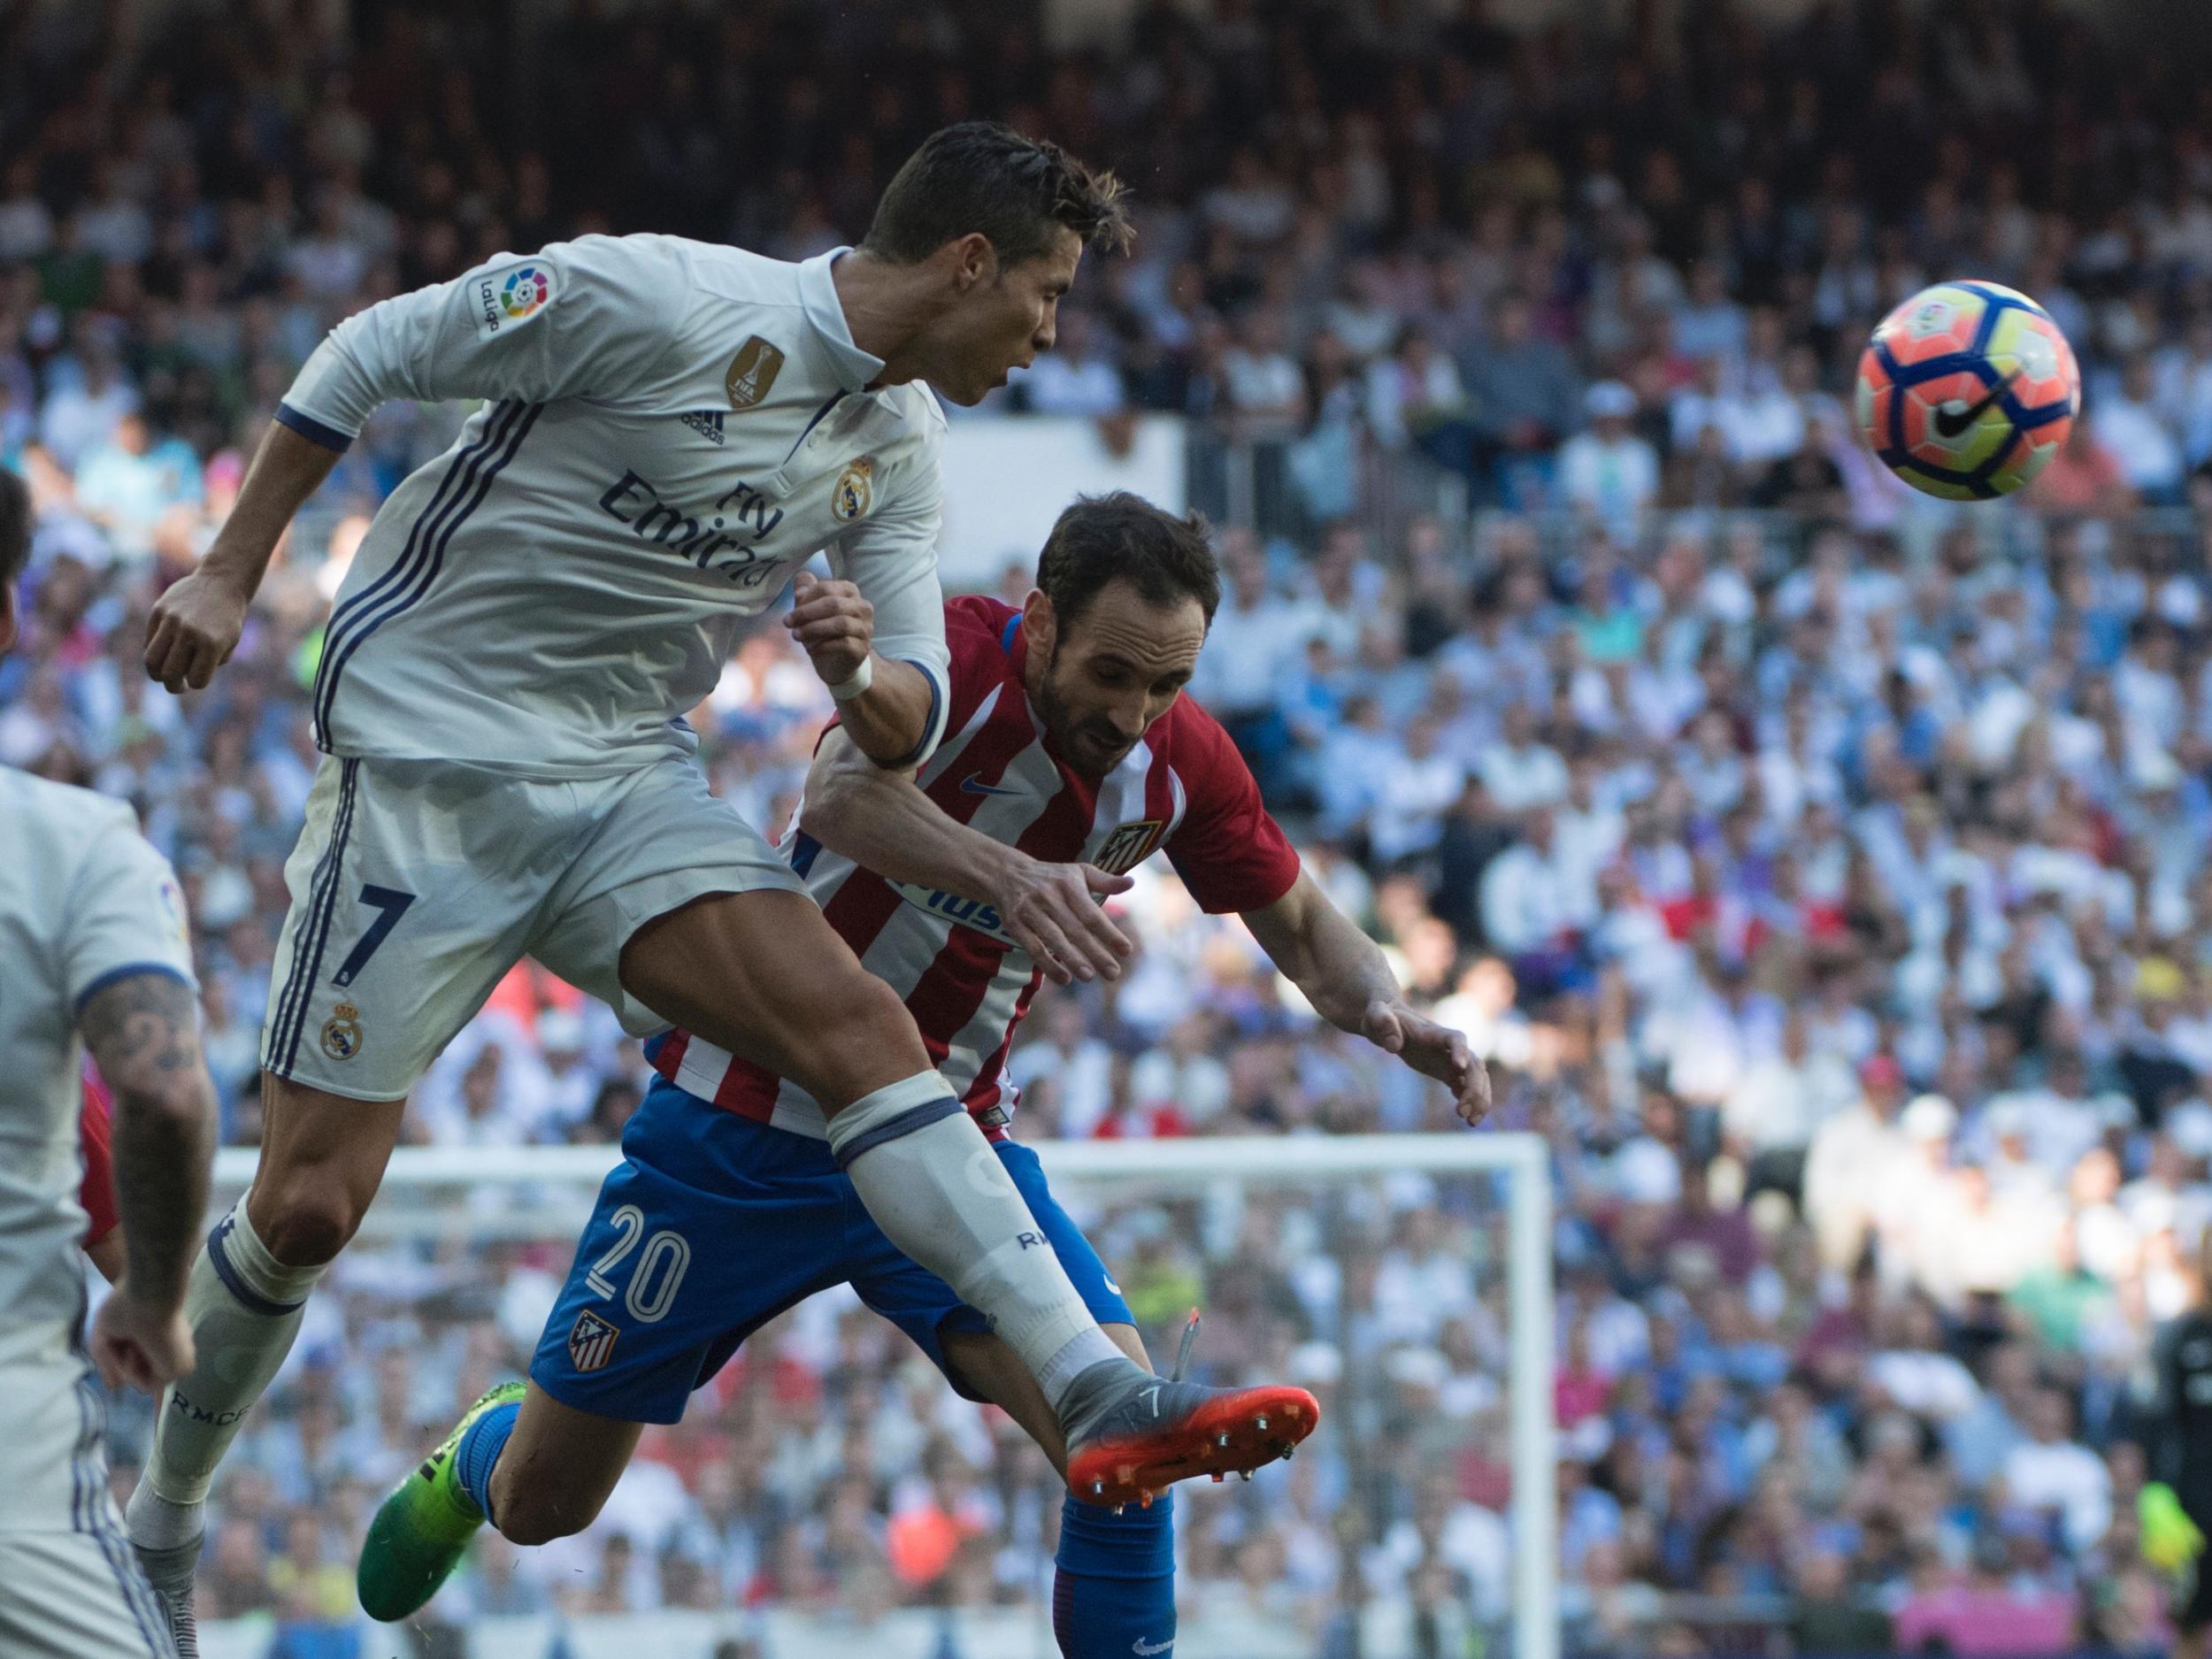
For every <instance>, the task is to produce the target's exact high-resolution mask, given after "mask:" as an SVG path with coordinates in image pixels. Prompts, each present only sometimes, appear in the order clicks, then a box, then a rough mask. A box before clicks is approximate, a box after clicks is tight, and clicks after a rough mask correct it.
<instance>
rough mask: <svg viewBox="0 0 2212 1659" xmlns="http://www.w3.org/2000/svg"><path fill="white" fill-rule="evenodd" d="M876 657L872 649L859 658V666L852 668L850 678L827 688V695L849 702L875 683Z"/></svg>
mask: <svg viewBox="0 0 2212 1659" xmlns="http://www.w3.org/2000/svg"><path fill="white" fill-rule="evenodd" d="M875 679H876V657H875V653H874V652H873V651H871V652H869V653H868V655H867V656H865V657H862V658H861V659H860V666H859V667H857V668H856V669H854V670H853V675H852V678H851V679H850V680H839V681H838V682H837V683H836V684H835V685H833V686H832V687H830V688H829V695H831V696H832V697H833V698H835V699H836V700H837V701H838V702H840V703H850V702H851V701H852V700H853V699H854V698H855V697H857V696H859V695H861V694H862V693H863V692H864V691H866V690H867V689H868V687H870V686H872V685H873V684H875Z"/></svg>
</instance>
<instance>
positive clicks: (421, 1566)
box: [357, 1383, 645, 1623]
mask: <svg viewBox="0 0 2212 1659" xmlns="http://www.w3.org/2000/svg"><path fill="white" fill-rule="evenodd" d="M644 1427H645V1425H643V1424H641V1423H631V1422H626V1421H625V1420H623V1419H621V1418H618V1417H600V1416H598V1415H596V1414H595V1413H593V1412H589V1411H580V1410H578V1409H576V1408H575V1407H574V1406H570V1405H564V1404H563V1403H562V1402H559V1401H558V1400H556V1399H555V1398H553V1396H552V1395H551V1394H548V1393H546V1392H545V1390H544V1389H542V1388H541V1387H539V1386H537V1384H535V1383H506V1384H503V1385H502V1386H499V1387H497V1388H495V1389H493V1390H492V1391H491V1392H490V1393H489V1394H486V1395H485V1396H484V1397H483V1398H482V1399H481V1400H479V1401H478V1402H476V1404H475V1405H474V1406H472V1407H471V1408H470V1409H469V1411H468V1414H467V1415H466V1416H465V1417H462V1419H461V1421H460V1422H459V1423H458V1424H457V1425H455V1427H454V1430H453V1432H452V1433H451V1434H449V1435H448V1436H447V1437H446V1440H445V1442H444V1444H443V1445H442V1446H440V1447H439V1448H438V1449H437V1450H436V1451H434V1452H433V1453H431V1454H430V1455H429V1456H428V1457H426V1458H425V1459H424V1460H423V1461H422V1463H420V1464H419V1466H418V1467H417V1468H416V1469H415V1471H414V1472H413V1473H411V1474H410V1475H409V1476H408V1477H407V1479H404V1480H403V1481H402V1482H401V1483H400V1484H399V1486H398V1487H397V1489H396V1490H395V1491H394V1492H393V1494H391V1496H389V1497H388V1498H387V1499H385V1500H384V1502H383V1506H382V1507H381V1508H380V1509H378V1510H377V1512H376V1519H375V1520H374V1521H373V1523H371V1525H370V1526H369V1535H368V1538H367V1539H366V1540H365V1542H364V1543H363V1544H362V1547H361V1564H360V1569H359V1571H358V1574H357V1588H358V1590H359V1593H360V1597H361V1607H362V1610H363V1611H365V1612H366V1613H367V1614H368V1615H369V1617H371V1618H376V1619H381V1620H383V1621H385V1622H386V1623H391V1622H392V1621H394V1620H396V1619H403V1618H406V1617H409V1616H410V1615H411V1614H412V1613H414V1612H415V1611H416V1610H417V1609H419V1608H420V1607H421V1606H422V1605H423V1603H424V1602H426V1601H429V1599H430V1598H431V1597H432V1596H433V1595H434V1594H437V1591H438V1586H440V1585H442V1584H443V1583H444V1582H445V1581H446V1579H447V1578H449V1577H450V1576H451V1575H452V1572H453V1570H454V1568H455V1567H457V1566H458V1565H459V1564H460V1561H461V1557H462V1555H464V1554H465V1553H466V1551H467V1549H468V1546H469V1540H471V1539H472V1538H474V1537H475V1535H476V1529H477V1528H478V1527H480V1526H481V1525H484V1523H485V1522H486V1521H487V1520H490V1521H491V1522H492V1525H494V1526H495V1527H496V1528H498V1530H499V1531H500V1532H502V1533H503V1534H504V1535H505V1537H506V1538H507V1539H508V1540H510V1541H511V1542H513V1543H517V1544H545V1543H550V1542H551V1541H552V1540H554V1539H557V1538H567V1537H569V1536H570V1535H572V1533H576V1532H582V1531H583V1530H584V1528H586V1527H587V1526H589V1525H591V1524H592V1523H593V1522H594V1521H595V1520H596V1519H598V1518H599V1511H600V1510H601V1509H603V1508H604V1507H606V1502H607V1499H608V1497H609V1496H610V1495H611V1494H612V1493H613V1491H614V1488H615V1483H616V1482H617V1481H618V1480H620V1479H622V1471H624V1470H625V1469H626V1468H628V1467H629V1464H630V1455H631V1454H632V1453H633V1452H634V1451H635V1450H636V1449H637V1442H638V1435H639V1434H640V1433H641V1432H642V1431H643V1429H644Z"/></svg>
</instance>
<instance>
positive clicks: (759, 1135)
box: [530, 1079, 1136, 1423]
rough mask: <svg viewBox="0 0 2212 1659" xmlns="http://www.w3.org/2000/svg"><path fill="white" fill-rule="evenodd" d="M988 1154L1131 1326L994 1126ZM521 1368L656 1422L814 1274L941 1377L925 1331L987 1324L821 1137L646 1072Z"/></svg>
mask: <svg viewBox="0 0 2212 1659" xmlns="http://www.w3.org/2000/svg"><path fill="white" fill-rule="evenodd" d="M997 1151H998V1156H999V1161H1000V1162H1001V1163H1002V1164H1004V1165H1005V1166H1006V1172H1007V1173H1008V1174H1009V1175H1010V1176H1012V1177H1013V1178H1014V1185H1015V1186H1016V1187H1018V1188H1019V1189H1020V1190H1021V1195H1022V1197H1023V1198H1024V1199H1025V1200H1026V1201H1027V1202H1028V1204H1029V1209H1030V1212H1031V1213H1032V1214H1033V1215H1034V1216H1035V1217H1037V1223H1038V1225H1040V1226H1041V1227H1042V1228H1043V1229H1044V1233H1045V1236H1046V1237H1047V1238H1048V1239H1050V1240H1052V1248H1054V1249H1055V1250H1056V1251H1057V1252H1058V1253H1059V1256H1060V1263H1061V1265H1062V1266H1064V1268H1066V1269H1067V1271H1068V1277H1069V1278H1070V1279H1072V1280H1074V1282H1075V1288H1076V1290H1077V1291H1078V1292H1079V1294H1081V1296H1082V1298H1083V1302H1084V1304H1085V1305H1086V1306H1087V1307H1088V1308H1089V1309H1090V1310H1091V1317H1093V1318H1094V1319H1096V1320H1097V1321H1098V1322H1099V1323H1100V1324H1101V1325H1113V1324H1119V1325H1133V1324H1135V1323H1136V1320H1135V1318H1134V1317H1133V1316H1132V1315H1131V1313H1130V1311H1129V1304H1128V1303H1127V1302H1125V1301H1123V1300H1122V1295H1121V1287H1120V1286H1118V1285H1116V1284H1115V1283H1114V1281H1113V1279H1111V1277H1110V1276H1109V1275H1108V1273H1107V1271H1106V1264H1105V1263H1103V1262H1102V1261H1100V1260H1099V1257H1098V1252H1097V1251H1095V1250H1094V1249H1093V1248H1091V1246H1090V1241H1089V1240H1087V1239H1086V1238H1084V1236H1083V1234H1082V1231H1081V1230H1080V1229H1079V1228H1078V1227H1077V1226H1076V1225H1075V1223H1074V1222H1073V1221H1072V1220H1071V1219H1070V1218H1069V1216H1068V1213H1067V1211H1065V1210H1063V1209H1061V1208H1060V1206H1059V1204H1058V1203H1057V1202H1055V1201H1054V1199H1053V1196H1052V1194H1051V1191H1050V1189H1049V1188H1048V1187H1047V1186H1046V1185H1045V1177H1044V1171H1043V1170H1042V1169H1041V1167H1040V1166H1039V1164H1038V1163H1037V1155H1036V1154H1035V1153H1033V1152H1032V1151H1031V1150H1030V1149H1029V1148H1026V1147H1023V1146H1017V1145H1016V1144H1015V1143H1014V1142H1012V1141H1000V1142H999V1143H998V1146H997ZM622 1153H623V1159H622V1164H621V1166H620V1167H619V1168H618V1169H617V1170H615V1171H614V1172H613V1173H612V1174H611V1175H609V1176H608V1177H607V1179H606V1184H605V1185H604V1186H603V1187H601V1188H600V1189H599V1203H598V1207H597V1208H596V1209H595V1210H593V1211H592V1217H591V1225H589V1226H588V1227H586V1228H585V1229H584V1236H583V1239H582V1240H581V1242H580V1243H579V1244H578V1246H577V1248H576V1261H575V1263H574V1265H572V1267H571V1268H570V1269H569V1272H568V1282H567V1284H565V1285H564V1286H562V1287H561V1298H560V1300H559V1301H558V1302H556V1303H555V1304H554V1307H553V1313H552V1316H551V1317H549V1319H548V1320H547V1321H546V1325H545V1334H544V1335H543V1336H542V1337H541V1338H540V1339H539V1340H538V1351H537V1354H536V1356H535V1357H534V1358H533V1359H532V1361H531V1362H530V1377H531V1379H532V1380H533V1381H534V1382H535V1383H536V1384H537V1385H538V1386H539V1387H541V1388H542V1389H544V1390H545V1391H546V1393H548V1394H551V1395H552V1396H553V1397H554V1398H555V1399H556V1400H558V1401H559V1402H561V1403H562V1404H564V1405H571V1406H574V1407H575V1408H576V1409H578V1410H580V1411H589V1412H593V1413H595V1415H597V1416H600V1417H618V1418H621V1419H622V1420H623V1421H625V1422H630V1423H673V1422H675V1421H677V1420H678V1419H679V1418H680V1417H682V1416H683V1410H684V1402H685V1401H686V1400H687V1399H688V1398H689V1397H690V1395H691V1393H692V1391H693V1390H694V1389H695V1388H697V1387H698V1386H700V1385H701V1384H703V1383H704V1382H705V1381H706V1380H707V1379H709V1378H710V1377H712V1376H713V1375H714V1374H715V1372H717V1371H720V1370H721V1369H722V1367H723V1366H725V1365H726V1364H727V1363H729V1360H730V1356H732V1355H733V1354H734V1353H736V1352H737V1347H738V1344H739V1343H741V1342H742V1341H743V1340H745V1339H746V1338H747V1337H749V1336H750V1335H751V1334H752V1333H754V1332H755V1331H757V1330H758V1329H759V1328H760V1327H761V1326H762V1325H765V1324H766V1323H767V1322H768V1321H769V1320H771V1319H772V1318H774V1317H776V1316H777V1315H778V1314H780V1313H781V1312H783V1311H784V1310H786V1309H788V1308H792V1307H795V1306H796V1305H797V1304H798V1303H800V1302H803V1301H805V1300H806V1299H807V1298H808V1297H809V1296H811V1295H812V1294H814V1293H815V1292H816V1291H818V1290H827V1289H829V1288H830V1287H831V1286H834V1285H843V1284H849V1285H851V1286H852V1287H853V1288H854V1289H855V1290H856V1291H858V1292H859V1293H860V1299H861V1301H863V1302H866V1303H867V1304H868V1306H869V1307H871V1308H872V1309H874V1310H876V1312H878V1313H879V1314H881V1315H882V1316H883V1317H885V1318H887V1319H888V1320H890V1321H891V1323H892V1324H894V1325H897V1326H898V1327H899V1329H900V1330H902V1331H903V1332H905V1333H906V1334H907V1335H908V1336H910V1337H911V1338H912V1339H913V1340H914V1342H915V1344H916V1345H917V1346H918V1347H919V1348H920V1349H921V1350H922V1352H923V1353H925V1354H926V1355H928V1356H929V1357H930V1359H931V1360H932V1362H933V1363H935V1365H936V1366H937V1369H938V1370H940V1371H943V1372H944V1373H945V1375H946V1377H947V1378H948V1379H949V1380H950V1381H951V1383H952V1385H953V1386H954V1387H955V1388H956V1389H959V1390H960V1392H961V1393H963V1394H968V1395H969V1397H970V1398H971V1399H972V1398H974V1397H975V1396H974V1395H973V1394H970V1393H969V1391H968V1390H967V1389H966V1388H965V1387H964V1386H962V1384H961V1381H960V1379H958V1378H957V1377H955V1376H953V1374H952V1371H951V1370H950V1369H949V1367H948V1366H947V1364H946V1363H945V1352H944V1348H943V1347H942V1346H941V1342H940V1338H941V1336H942V1335H943V1334H944V1333H946V1332H949V1331H983V1330H987V1329H988V1328H989V1326H988V1325H987V1322H986V1320H985V1319H984V1317H983V1316H982V1315H981V1314H980V1313H978V1312H977V1311H976V1310H974V1309H973V1308H971V1307H969V1306H967V1305H966V1304H965V1303H964V1302H962V1301H961V1300H960V1298H959V1297H958V1296H956V1295H955V1294H953V1290H952V1286H949V1285H948V1284H946V1283H945V1281H944V1280H943V1279H940V1278H938V1277H937V1276H936V1275H935V1274H934V1273H932V1272H929V1271H926V1269H924V1268H921V1267H918V1266H917V1265H915V1263H912V1262H911V1261H910V1260H908V1259H907V1257H906V1256H903V1255H902V1254H901V1253H900V1252H899V1250H898V1248H897V1247H895V1245H893V1244H892V1242H891V1240H888V1239H887V1238H885V1237H884V1236H883V1232H882V1229H881V1228H879V1227H878V1226H877V1225H876V1224H875V1222H874V1220H873V1219H872V1218H871V1217H870V1216H869V1214H868V1211H867V1209H866V1208H865V1206H864V1205H863V1204H862V1203H861V1202H860V1196H859V1194H856V1192H854V1191H853V1184H852V1181H851V1180H850V1179H849V1178H848V1177H847V1176H846V1174H845V1173H844V1171H841V1170H840V1169H839V1168H838V1167H837V1164H836V1162H835V1161H834V1160H833V1158H832V1157H831V1156H830V1149H829V1143H828V1142H827V1141H819V1140H817V1139H815V1138H814V1137H813V1136H811V1135H801V1134H793V1133H791V1132H790V1131H788V1130H784V1129H772V1128H770V1127H768V1125H765V1124H760V1123H756V1122H754V1121H753V1120H752V1119H750V1118H740V1117H738V1116H737V1115H736V1114H735V1113H733V1112H727V1111H724V1110H721V1109H720V1108H718V1107H716V1106H712V1105H710V1104H708V1103H707V1102H704V1101H702V1100H700V1099H698V1098H697V1097H695V1096H694V1095H691V1094H686V1093H685V1092H684V1091H683V1090H682V1089H680V1088H678V1087H676V1086H675V1085H674V1084H672V1083H670V1082H667V1081H666V1080H665V1079H655V1081H654V1084H653V1087H651V1089H649V1091H648V1092H647V1094H646V1096H645V1100H644V1103H643V1104H641V1106H639V1108H638V1109H637V1110H636V1111H635V1112H634V1113H633V1114H631V1117H630V1121H629V1124H628V1125H627V1126H626V1128H625V1129H624V1130H623V1133H622Z"/></svg>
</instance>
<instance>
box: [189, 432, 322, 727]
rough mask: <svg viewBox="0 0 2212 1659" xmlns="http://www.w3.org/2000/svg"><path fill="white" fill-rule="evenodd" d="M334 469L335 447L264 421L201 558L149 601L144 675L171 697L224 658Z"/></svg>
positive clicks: (196, 685)
mask: <svg viewBox="0 0 2212 1659" xmlns="http://www.w3.org/2000/svg"><path fill="white" fill-rule="evenodd" d="M337 464H338V451H336V450H335V449H328V448H326V447H325V446H324V445H322V444H319V443H315V442H311V441H310V440H308V439H306V438H303V437H302V436H301V435H300V434H298V433H296V432H295V431H293V430H292V429H291V428H290V427H288V426H280V425H279V424H277V423H276V422H273V421H272V422H271V423H270V426H269V430H268V432H267V434H265V436H264V437H263V438H262V440H261V448H260V449H259V450H258V451H257V453H256V454H255V456H254V457H253V465H252V466H251V467H250V468H249V469H248V470H247V472H246V481H245V484H244V486H243V487H242V488H241V489H240V490H239V492H238V501H237V504H236V505H235V506H234V507H233V508H232V509H231V514H230V517H229V518H227V519H226V520H225V521H224V523H223V527H222V528H221V529H220V530H219V531H218V532H217V533H216V535H215V541H214V544H213V545H212V546H211V547H210V548H209V549H208V550H207V557H205V558H204V559H202V560H201V561H200V565H199V568H198V569H197V570H196V571H194V572H192V573H191V574H190V575H189V576H187V577H186V578H185V579H184V580H182V581H180V582H178V583H177V584H176V585H175V586H174V587H173V588H170V589H169V590H168V591H167V592H166V593H165V594H163V595H161V597H160V598H159V599H157V600H156V601H155V602H154V609H153V617H152V619H151V620H150V622H149V623H148V624H147V628H146V672H147V673H148V674H149V675H150V676H151V677H152V678H153V679H156V680H159V681H160V682H161V683H162V684H163V685H165V686H166V687H168V688H169V689H170V690H172V691H183V690H185V689H186V688H188V687H189V688H190V689H192V690H195V691H197V690H199V689H200V688H201V687H204V686H205V685H206V684H207V682H208V681H209V680H212V679H213V678H214V677H215V671H216V670H217V669H219V668H220V667H221V666H222V665H223V664H225V663H227V662H228V661H229V660H230V654H231V653H232V652H233V651H234V650H236V649H238V636H239V635H240V634H242V633H243V632H244V631H245V626H246V611H247V608H248V607H249V606H250V605H251V604H252V603H253V596H254V595H255V594H256V593H257V592H259V591H260V588H261V579H262V577H263V576H264V575H265V574H266V573H267V572H268V569H269V560H270V558H271V557H273V555H274V554H275V552H276V549H277V543H278V542H279V541H282V540H283V539H284V532H285V529H286V527H287V526H289V525H290V524H291V522H292V515H293V514H294V513H296V512H297V511H299V510H300V506H301V504H302V503H304V502H305V501H306V500H307V498H308V497H309V496H310V495H313V494H314V493H315V492H316V490H318V489H319V488H321V487H322V481H323V480H325V479H326V478H328V477H329V476H330V469H331V468H332V467H334V466H335V465H337Z"/></svg>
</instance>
